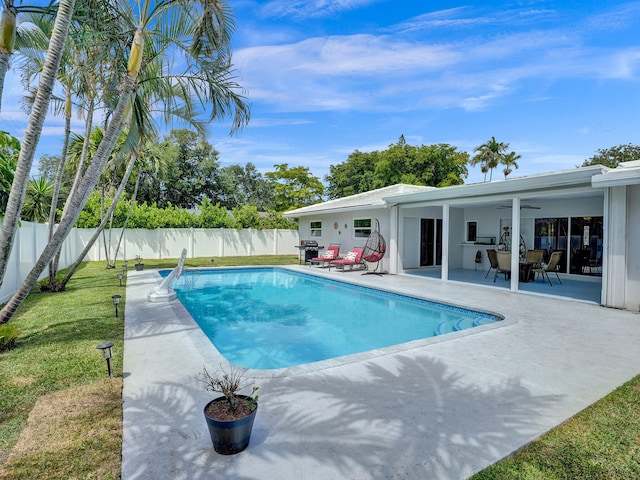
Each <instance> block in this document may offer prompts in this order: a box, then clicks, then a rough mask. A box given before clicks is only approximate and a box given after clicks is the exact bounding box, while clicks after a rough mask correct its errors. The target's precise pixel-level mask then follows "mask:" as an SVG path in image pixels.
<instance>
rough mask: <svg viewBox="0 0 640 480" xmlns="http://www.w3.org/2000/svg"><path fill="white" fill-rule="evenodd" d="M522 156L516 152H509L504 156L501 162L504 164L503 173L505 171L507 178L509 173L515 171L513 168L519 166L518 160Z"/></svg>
mask: <svg viewBox="0 0 640 480" xmlns="http://www.w3.org/2000/svg"><path fill="white" fill-rule="evenodd" d="M520 158H522V157H521V156H520V155H518V154H517V153H516V152H509V153H507V154H506V155H504V156H503V158H502V161H501V163H502V165H504V170H502V173H504V178H505V180H506V179H507V175H509V174H510V173H511V172H513V168H518V163H517V160H520ZM512 167H513V168H512Z"/></svg>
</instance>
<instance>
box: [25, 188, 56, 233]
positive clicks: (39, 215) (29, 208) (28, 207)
mask: <svg viewBox="0 0 640 480" xmlns="http://www.w3.org/2000/svg"><path fill="white" fill-rule="evenodd" d="M52 198H53V183H51V182H49V181H48V180H47V179H46V178H32V179H31V180H29V182H28V183H27V196H26V199H25V202H24V206H23V207H22V219H23V220H27V221H31V222H39V223H44V222H46V221H47V220H48V219H49V209H50V207H51V200H52Z"/></svg>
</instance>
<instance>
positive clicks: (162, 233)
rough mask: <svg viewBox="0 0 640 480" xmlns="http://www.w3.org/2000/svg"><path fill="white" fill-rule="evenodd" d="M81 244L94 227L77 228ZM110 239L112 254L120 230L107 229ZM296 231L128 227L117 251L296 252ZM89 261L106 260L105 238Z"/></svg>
mask: <svg viewBox="0 0 640 480" xmlns="http://www.w3.org/2000/svg"><path fill="white" fill-rule="evenodd" d="M75 234H76V237H77V239H78V243H80V244H81V245H83V246H84V245H86V242H87V240H88V239H89V238H90V237H91V235H92V234H93V230H92V229H86V228H79V229H76V232H75ZM105 235H106V237H107V242H108V243H110V244H111V255H113V252H115V247H116V245H117V243H118V235H120V229H114V231H113V232H112V233H111V235H110V233H109V230H105ZM298 238H299V237H298V231H297V230H254V229H251V228H246V229H242V230H235V229H231V228H211V229H204V228H162V229H157V230H146V229H142V228H132V229H129V228H128V229H126V230H125V233H124V237H123V241H122V245H121V246H120V250H119V251H118V258H117V260H125V259H126V260H133V259H135V258H136V257H137V256H140V257H141V258H142V259H143V260H144V259H145V258H149V259H157V260H159V259H162V258H179V257H180V253H181V252H182V249H183V248H186V249H187V257H188V258H193V257H208V256H211V257H235V256H239V257H243V256H251V255H297V254H298V249H297V248H296V245H298V244H299V240H298ZM86 259H87V260H105V252H104V247H103V243H102V239H100V240H99V241H98V242H96V243H95V244H94V246H93V247H92V249H91V250H90V252H89V253H88V254H87V257H86Z"/></svg>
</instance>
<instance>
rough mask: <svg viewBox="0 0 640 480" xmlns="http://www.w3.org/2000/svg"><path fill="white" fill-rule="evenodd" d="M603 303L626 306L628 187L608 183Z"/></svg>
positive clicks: (603, 255)
mask: <svg viewBox="0 0 640 480" xmlns="http://www.w3.org/2000/svg"><path fill="white" fill-rule="evenodd" d="M603 230H604V235H605V236H604V242H603V253H602V304H603V305H605V306H606V307H613V308H624V306H625V290H626V279H627V265H626V262H625V259H626V248H627V187H626V186H623V187H609V188H607V189H606V190H605V196H604V219H603Z"/></svg>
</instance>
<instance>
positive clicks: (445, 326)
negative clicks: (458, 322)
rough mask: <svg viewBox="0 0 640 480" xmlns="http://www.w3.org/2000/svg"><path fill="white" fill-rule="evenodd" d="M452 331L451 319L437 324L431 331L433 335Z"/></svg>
mask: <svg viewBox="0 0 640 480" xmlns="http://www.w3.org/2000/svg"><path fill="white" fill-rule="evenodd" d="M453 331H454V330H453V322H451V320H447V321H444V322H440V323H439V324H438V326H437V327H436V329H435V330H434V331H433V335H434V336H438V335H444V334H445V333H451V332H453Z"/></svg>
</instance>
